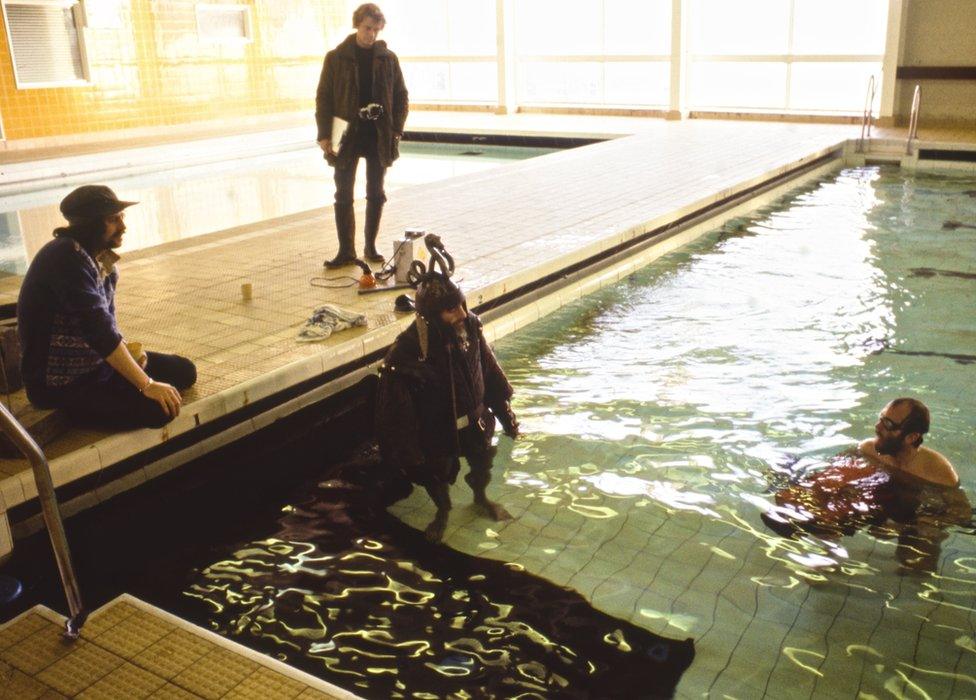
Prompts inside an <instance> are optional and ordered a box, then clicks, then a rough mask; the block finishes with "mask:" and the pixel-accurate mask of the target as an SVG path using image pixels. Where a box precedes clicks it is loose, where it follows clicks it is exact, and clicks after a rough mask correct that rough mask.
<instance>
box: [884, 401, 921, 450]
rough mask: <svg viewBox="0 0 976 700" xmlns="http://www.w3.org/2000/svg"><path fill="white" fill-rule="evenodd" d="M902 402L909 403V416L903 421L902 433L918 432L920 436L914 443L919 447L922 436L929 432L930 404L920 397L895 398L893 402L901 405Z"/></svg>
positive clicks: (895, 404) (894, 404)
mask: <svg viewBox="0 0 976 700" xmlns="http://www.w3.org/2000/svg"><path fill="white" fill-rule="evenodd" d="M902 404H908V416H907V417H906V418H905V420H904V421H902V424H901V428H900V430H901V434H902V435H908V434H909V433H918V438H917V439H916V440H915V442H914V443H913V444H914V445H915V447H919V446H921V444H922V436H923V435H925V433H927V432H929V423H930V421H931V415H930V414H929V409H928V406H926V405H925V404H924V403H922V402H921V401H919V400H918V399H912V398H908V397H902V398H899V399H895V400H894V401H892V402H891V405H892V406H901V405H902Z"/></svg>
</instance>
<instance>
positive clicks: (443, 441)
mask: <svg viewBox="0 0 976 700" xmlns="http://www.w3.org/2000/svg"><path fill="white" fill-rule="evenodd" d="M465 323H466V324H467V327H468V337H469V338H470V341H471V344H472V347H471V349H470V354H469V357H474V358H475V371H474V372H470V373H469V376H467V377H465V378H464V379H463V381H461V382H458V381H457V377H458V376H460V373H461V372H464V371H468V370H466V369H463V368H461V367H458V363H459V362H460V363H463V362H464V360H463V358H462V355H461V351H460V350H459V349H458V347H457V341H456V339H455V338H454V335H453V333H450V332H446V333H442V332H440V330H439V329H438V327H437V326H436V325H430V326H428V325H427V323H426V321H425V320H424V319H423V317H421V316H418V317H417V321H416V322H415V323H414V324H413V325H411V326H410V328H408V329H407V330H405V331H404V332H403V333H401V334H400V335H399V336H398V337H397V339H396V341H395V342H394V343H393V346H392V347H391V348H390V351H389V352H388V353H387V355H386V359H385V360H384V361H383V366H382V367H381V369H380V383H379V392H378V395H377V401H376V432H377V437H378V439H379V445H380V453H381V454H382V456H383V460H384V462H385V463H386V465H387V466H389V467H392V468H394V469H399V470H401V471H404V472H406V473H407V474H409V475H410V476H411V478H412V479H413V480H414V481H416V482H417V483H424V481H425V480H424V478H423V474H422V473H419V472H422V469H423V467H424V465H425V464H427V463H428V462H432V461H436V460H442V459H443V458H445V457H448V458H451V459H453V461H454V463H455V464H457V459H458V456H459V453H460V448H459V445H458V437H457V432H458V428H457V419H458V417H459V414H467V415H468V418H469V422H470V424H471V425H476V424H477V423H478V420H479V419H482V420H485V421H492V422H494V420H495V416H502V417H505V416H507V411H506V406H507V404H508V400H509V399H510V398H511V397H512V386H511V384H509V382H508V379H507V378H506V377H505V373H504V372H503V371H502V368H501V367H500V366H499V364H498V361H497V360H496V359H495V353H494V352H492V350H491V347H490V346H489V345H488V342H487V341H486V340H485V336H484V333H483V332H482V330H481V321H480V320H479V319H478V317H477V316H475V315H474V314H472V313H469V314H468V317H467V319H466V321H465ZM503 419H504V418H503ZM483 434H484V435H485V441H486V443H487V441H488V440H489V438H490V435H491V432H490V431H488V430H485V431H483ZM487 446H488V445H487V444H486V445H485V447H486V448H487Z"/></svg>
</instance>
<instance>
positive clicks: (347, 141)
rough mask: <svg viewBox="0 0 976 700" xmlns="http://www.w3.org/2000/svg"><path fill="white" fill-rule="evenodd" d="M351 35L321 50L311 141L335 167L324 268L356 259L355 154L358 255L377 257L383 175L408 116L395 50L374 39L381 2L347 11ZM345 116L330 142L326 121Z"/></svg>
mask: <svg viewBox="0 0 976 700" xmlns="http://www.w3.org/2000/svg"><path fill="white" fill-rule="evenodd" d="M352 26H353V27H354V28H355V29H356V33H355V34H350V35H349V36H348V37H346V38H345V40H344V41H343V42H342V43H341V44H339V45H338V46H337V47H335V48H334V49H333V50H332V51H330V52H329V53H328V54H326V56H325V64H324V65H323V66H322V75H321V77H320V78H319V88H318V92H317V93H316V95H315V122H316V124H317V125H318V143H319V146H320V147H321V148H322V151H323V152H324V153H325V159H326V161H328V163H329V165H331V166H332V167H333V168H335V185H336V191H335V221H336V232H337V233H338V235H339V253H338V254H337V255H336V256H335V257H334V258H333V259H332V260H327V261H326V262H325V266H326V267H329V268H335V267H342V266H343V265H348V264H349V263H351V262H352V261H353V260H355V259H356V216H355V213H354V211H353V188H354V186H355V184H356V168H357V167H358V165H359V159H360V158H365V159H366V225H365V229H364V234H365V236H364V237H365V239H366V247H365V257H366V259H367V260H369V261H371V262H383V256H382V255H380V254H379V251H377V250H376V235H377V234H378V233H379V228H380V216H381V215H382V213H383V204H384V202H386V192H385V191H384V190H383V178H384V176H385V175H386V169H387V168H388V167H390V166H391V165H393V161H395V160H396V159H397V158H398V157H399V155H400V138H401V137H402V136H403V125H404V123H405V122H406V120H407V109H408V105H407V87H406V85H405V84H404V82H403V73H402V72H401V71H400V62H399V61H398V60H397V57H396V54H395V53H393V52H392V51H390V50H389V49H387V48H386V42H385V41H377V37H378V36H379V33H380V31H381V30H382V29H383V27H384V26H386V18H385V17H384V16H383V13H382V12H381V11H380V8H379V7H377V6H376V5H374V4H373V3H366V4H365V5H360V6H359V7H357V8H356V11H355V12H353V15H352ZM335 118H339V119H342V120H344V121H345V122H348V127H347V129H346V131H345V133H344V134H343V135H342V136H341V137H339V142H338V143H334V142H333V134H336V135H338V134H337V130H334V124H333V120H334V119H335Z"/></svg>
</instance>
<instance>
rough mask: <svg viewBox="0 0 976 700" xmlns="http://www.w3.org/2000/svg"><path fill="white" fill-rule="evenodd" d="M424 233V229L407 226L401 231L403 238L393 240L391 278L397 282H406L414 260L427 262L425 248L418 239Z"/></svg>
mask: <svg viewBox="0 0 976 700" xmlns="http://www.w3.org/2000/svg"><path fill="white" fill-rule="evenodd" d="M426 234H427V231H426V230H425V229H422V228H408V229H406V230H405V231H404V232H403V238H401V239H399V240H395V241H393V255H392V259H393V269H394V276H393V279H394V281H396V283H397V284H406V283H407V281H408V279H409V278H408V275H409V274H410V266H411V265H412V264H413V262H414V260H420V261H421V262H423V263H426V262H427V258H428V255H427V248H426V246H424V245H423V244H422V242H421V240H420V239H421V238H423V237H424V236H425V235H426Z"/></svg>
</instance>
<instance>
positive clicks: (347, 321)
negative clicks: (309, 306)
mask: <svg viewBox="0 0 976 700" xmlns="http://www.w3.org/2000/svg"><path fill="white" fill-rule="evenodd" d="M365 325H366V315H365V314H360V313H356V312H355V311H347V310H346V309H341V308H339V307H338V306H333V305H332V304H324V305H322V306H320V307H318V308H317V309H315V311H313V312H312V317H311V318H310V319H308V320H307V321H306V322H305V325H304V326H303V327H302V329H301V330H300V331H299V332H298V342H300V343H313V342H315V341H317V340H325V339H326V338H328V337H329V336H330V335H332V334H333V333H335V332H336V331H341V330H345V329H346V328H352V327H353V326H365Z"/></svg>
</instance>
